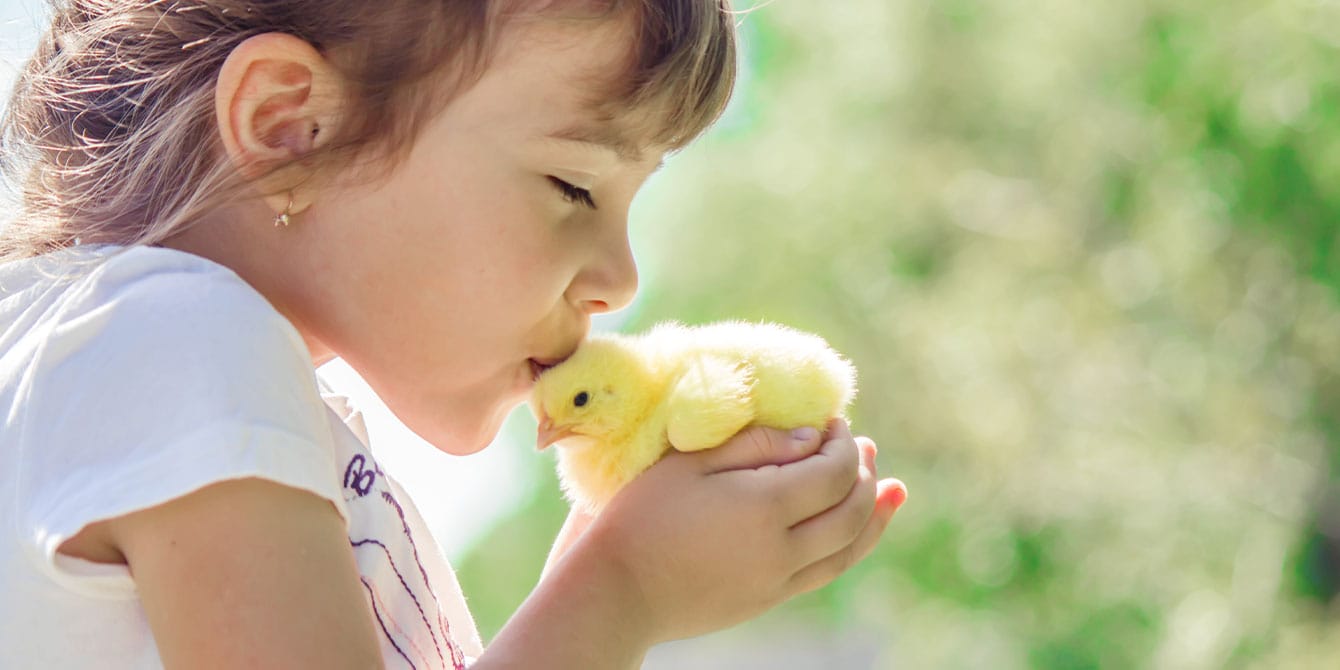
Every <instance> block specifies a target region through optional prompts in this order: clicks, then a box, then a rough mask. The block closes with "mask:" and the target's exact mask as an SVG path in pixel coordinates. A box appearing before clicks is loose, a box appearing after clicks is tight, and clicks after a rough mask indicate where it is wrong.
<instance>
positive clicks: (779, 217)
mask: <svg viewBox="0 0 1340 670" xmlns="http://www.w3.org/2000/svg"><path fill="white" fill-rule="evenodd" d="M742 37H743V39H744V40H745V49H746V53H745V56H746V61H745V67H746V69H747V77H746V79H745V80H744V82H743V86H742V88H741V90H740V91H739V93H738V95H737V101H736V103H735V107H734V108H733V109H732V110H731V112H730V113H729V114H728V116H727V118H726V119H724V120H723V122H722V124H721V125H720V126H719V127H718V128H717V129H715V130H714V131H712V133H710V134H709V136H708V137H706V138H704V139H703V140H702V141H700V142H699V143H697V144H696V145H695V146H693V147H692V148H690V149H689V150H688V151H686V152H685V153H683V154H682V155H680V156H677V157H675V158H674V159H673V160H672V162H671V164H670V166H669V167H668V168H667V169H666V172H665V174H664V175H662V176H660V177H658V181H657V182H656V183H654V184H653V185H652V188H651V189H650V192H649V193H648V194H647V195H646V197H645V198H644V200H643V201H642V202H641V203H639V206H638V211H637V214H638V216H637V218H636V220H635V221H634V224H633V227H634V235H635V236H636V239H637V246H638V248H639V251H640V258H641V260H642V261H643V263H644V266H646V267H647V268H648V269H649V270H650V271H649V272H648V274H650V275H651V279H650V281H649V282H648V283H647V285H645V286H644V287H643V290H642V295H641V297H640V300H639V303H638V306H637V307H636V308H635V312H634V314H633V315H632V318H631V322H630V323H628V324H627V326H626V328H627V329H628V330H640V329H642V328H645V327H647V326H649V325H650V324H652V323H655V322H656V321H659V320H664V319H677V320H681V321H686V322H691V323H697V322H704V321H710V320H716V319H726V318H748V319H767V320H774V321H778V322H782V323H786V324H789V325H792V326H795V327H798V328H802V329H806V330H812V331H815V332H818V333H820V334H822V335H823V336H825V337H826V338H828V339H829V341H830V342H831V343H832V344H833V345H834V346H836V347H837V348H838V349H840V350H841V351H843V352H845V353H846V354H847V355H848V356H849V357H850V358H851V359H852V360H853V361H854V362H855V363H856V365H857V367H858V369H859V370H860V385H861V394H860V397H859V399H858V403H857V406H856V408H855V411H854V421H853V423H854V427H855V429H856V430H857V432H860V433H864V434H868V435H870V436H872V437H873V438H875V440H876V441H877V442H878V443H879V445H880V447H881V451H880V459H879V466H880V469H881V474H884V475H890V474H891V475H895V476H898V477H900V478H901V479H903V480H904V481H906V482H907V483H908V485H909V489H910V492H911V499H910V500H909V502H908V503H907V505H906V506H905V508H904V509H903V510H902V511H900V512H899V514H898V515H897V516H896V517H895V519H894V521H893V523H892V525H891V526H890V528H889V530H888V532H887V534H886V537H885V539H884V541H883V542H882V544H881V545H880V547H879V549H878V550H877V552H876V553H875V554H874V555H872V556H871V557H870V558H869V559H867V560H866V561H865V562H864V563H862V564H860V565H859V566H857V567H856V568H854V569H853V570H851V571H850V573H849V574H847V575H845V576H844V577H843V578H841V579H839V580H838V581H837V582H835V583H834V584H832V585H830V586H829V587H827V588H825V589H823V590H821V591H819V592H817V593H814V594H811V595H808V596H805V597H802V598H798V599H796V600H795V601H793V602H791V603H789V604H788V605H786V606H784V607H783V608H782V609H781V610H780V611H778V612H775V613H773V614H770V615H769V616H767V617H764V618H763V619H761V620H759V621H756V622H751V623H749V624H745V625H743V626H741V627H739V628H737V629H734V630H732V631H728V632H726V633H722V634H720V636H721V637H722V638H723V639H726V640H730V641H732V644H735V643H738V644H740V645H745V646H748V645H751V644H757V641H758V640H767V639H768V638H769V636H772V635H780V634H783V633H784V632H791V631H797V630H803V631H807V632H808V633H809V634H811V635H816V636H818V637H820V638H822V637H824V636H829V637H833V638H838V639H842V638H843V636H845V635H848V634H853V631H855V633H858V634H860V635H864V636H865V638H863V639H873V640H875V641H876V642H875V645H876V647H877V653H876V654H875V657H874V659H873V660H872V661H870V663H869V664H868V665H862V666H861V667H873V668H895V667H897V668H993V669H1009V668H1044V669H1070V668H1103V669H1106V668H1114V669H1115V668H1137V667H1139V668H1143V667H1150V668H1226V667H1227V668H1312V667H1333V665H1331V664H1334V663H1335V662H1336V661H1335V659H1337V658H1340V610H1338V609H1337V607H1340V605H1337V604H1336V599H1335V597H1334V596H1335V595H1336V594H1337V593H1340V487H1337V476H1340V384H1337V376H1336V372H1337V370H1340V305H1338V302H1337V297H1338V296H1340V242H1338V241H1337V221H1340V52H1338V48H1337V47H1338V45H1340V3H1336V2H1329V1H1316V0H1279V1H1276V2H1261V1H1260V0H1250V1H1249V0H1217V1H1215V2H1209V1H1207V0H1201V1H1191V0H1187V1H1177V0H1157V1H1156V0H1147V1H1140V0H1133V1H1129V2H1117V3H1082V2H1072V1H1070V0H1041V1H1039V2H1031V3H1021V2H1008V1H1005V0H978V1H974V0H938V1H936V2H924V1H917V0H912V1H906V2H890V1H889V0H859V1H858V0H848V1H847V2H843V3H811V2H798V1H796V0H789V1H787V0H782V1H779V2H773V3H770V4H767V5H766V6H765V7H762V8H760V9H758V10H756V11H754V12H752V13H750V14H749V15H748V16H747V17H746V18H745V19H744V23H743V26H742ZM537 460H539V459H537ZM547 465H548V463H547V462H545V463H544V466H547ZM552 480H553V477H552V474H546V475H545V477H544V478H543V481H544V482H545V486H546V487H547V488H545V489H544V490H541V491H538V492H537V493H536V495H535V497H534V499H533V501H532V502H531V503H530V505H529V506H528V507H527V508H526V509H523V510H521V511H520V512H519V513H518V514H517V515H516V516H515V517H514V518H512V519H510V520H508V521H507V522H506V523H504V524H503V525H501V526H500V527H499V528H498V529H497V530H496V531H495V532H494V533H493V535H492V536H491V537H489V538H485V540H484V541H482V542H481V543H480V544H479V546H478V547H477V548H476V549H475V550H474V551H473V552H472V554H471V555H470V556H469V557H468V558H467V560H465V561H464V562H463V564H462V565H461V570H460V572H461V578H462V581H463V582H464V585H465V590H466V592H467V593H469V594H471V596H472V598H471V605H472V607H473V609H474V610H475V612H476V614H477V616H478V617H479V620H480V623H481V627H482V629H483V630H484V632H485V635H486V636H488V635H491V634H492V633H493V632H495V631H496V630H497V629H498V627H499V626H501V625H502V623H503V622H504V621H505V619H506V616H507V615H508V613H510V612H511V611H512V610H513V609H514V608H515V606H516V605H517V604H518V603H519V602H520V601H521V600H522V599H523V598H524V596H525V594H526V593H527V592H528V591H529V589H530V587H531V586H532V585H533V583H534V581H535V579H536V578H537V576H538V572H539V567H540V565H541V564H542V562H543V559H544V555H545V552H546V551H547V547H548V542H549V541H550V539H551V538H552V536H553V534H554V533H555V532H556V531H557V528H558V526H559V525H560V523H561V520H562V515H563V510H562V507H561V505H560V501H559V497H558V494H557V490H556V488H555V487H554V486H553V481H552ZM671 502H672V501H671ZM1326 659H1330V660H1329V661H1328V660H1326ZM797 667H799V666H797ZM806 667H808V666H806ZM830 667H832V666H830Z"/></svg>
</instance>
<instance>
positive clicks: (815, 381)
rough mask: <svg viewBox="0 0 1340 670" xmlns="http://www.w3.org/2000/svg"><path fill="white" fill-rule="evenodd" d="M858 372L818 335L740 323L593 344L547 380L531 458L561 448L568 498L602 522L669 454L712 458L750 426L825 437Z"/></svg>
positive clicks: (665, 328)
mask: <svg viewBox="0 0 1340 670" xmlns="http://www.w3.org/2000/svg"><path fill="white" fill-rule="evenodd" d="M855 394H856V370H855V369H854V368H853V367H852V365H851V363H849V362H847V361H846V360H845V359H843V358H842V356H841V355H839V354H838V353H837V352H836V351H834V350H833V349H832V348H830V347H829V346H828V343H827V342H825V341H824V340H823V338H820V337H818V336H817V335H811V334H808V333H802V332H800V331H797V330H792V329H790V328H786V327H784V326H779V325H775V324H753V323H745V322H739V321H731V322H724V323H716V324H711V325H706V326H696V327H689V326H683V325H680V324H676V323H668V324H661V325H659V326H657V327H656V328H654V329H652V330H651V331H650V332H648V333H646V334H643V335H639V336H625V335H611V334H601V335H594V336H592V337H591V338H590V339H588V340H587V341H586V342H584V343H583V344H582V345H581V346H580V347H579V348H578V349H577V351H575V352H574V353H573V354H572V356H571V357H569V358H568V359H567V360H566V361H564V362H563V363H560V364H559V365H557V366H555V367H553V368H551V369H549V370H546V371H544V372H543V373H542V374H541V375H540V377H539V380H538V382H537V383H536V385H535V388H534V390H533V392H532V394H531V399H530V406H531V410H532V411H533V412H534V413H535V415H536V418H537V419H538V420H539V422H540V430H539V439H538V442H537V446H538V447H539V448H540V449H544V448H545V447H547V446H548V445H550V444H553V443H555V442H557V443H558V444H559V446H560V449H559V452H558V473H559V479H560V480H561V482H562V484H563V490H564V492H565V493H566V494H567V496H568V498H569V499H570V500H571V501H572V502H573V503H574V504H576V505H580V506H582V507H584V508H585V509H586V510H587V511H590V512H597V511H599V510H600V509H601V508H602V507H604V505H605V503H607V502H608V501H609V500H610V498H612V497H614V494H615V493H616V492H617V491H618V490H619V489H620V488H621V487H623V485H624V484H627V483H628V482H629V481H630V480H632V479H633V478H634V477H636V476H637V475H638V474H640V473H641V472H642V471H643V470H646V469H647V468H648V467H650V466H651V465H652V464H653V463H655V462H656V461H657V460H658V459H660V458H661V456H662V455H664V454H665V452H666V450H668V449H670V448H672V447H673V448H675V449H678V450H680V451H697V450H700V449H707V448H710V447H715V446H717V445H720V444H721V443H723V442H725V441H726V440H728V439H730V437H731V436H733V435H735V433H737V432H739V431H740V430H741V429H743V428H745V427H746V426H749V425H752V424H759V425H764V426H770V427H773V428H780V429H783V430H790V429H793V428H799V427H801V426H813V427H814V428H817V429H819V430H820V431H822V430H823V429H824V427H825V426H826V424H827V423H828V421H829V419H831V418H833V417H836V416H840V415H842V414H843V412H845V410H846V408H847V405H848V404H849V403H850V402H851V400H852V398H853V397H854V396H855Z"/></svg>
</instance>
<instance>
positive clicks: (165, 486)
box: [0, 246, 480, 670]
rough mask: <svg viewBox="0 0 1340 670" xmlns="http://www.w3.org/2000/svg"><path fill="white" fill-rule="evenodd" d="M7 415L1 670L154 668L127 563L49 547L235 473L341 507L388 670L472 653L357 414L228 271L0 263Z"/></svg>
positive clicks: (1, 422) (451, 663)
mask: <svg viewBox="0 0 1340 670" xmlns="http://www.w3.org/2000/svg"><path fill="white" fill-rule="evenodd" d="M80 263H83V265H80ZM77 267H83V268H84V269H83V270H82V271H76V272H72V269H77ZM323 396H324V397H323ZM0 413H3V416H2V417H0V458H3V462H4V463H5V464H6V465H5V466H4V467H3V468H0V501H3V502H0V528H3V529H4V532H3V534H0V667H24V668H29V667H32V668H37V667H42V668H95V667H96V668H106V669H109V670H113V669H119V668H157V667H162V662H161V661H160V660H159V658H158V652H157V648H156V647H155V645H154V640H153V636H152V633H151V632H150V630H149V627H148V625H147V623H146V620H145V616H144V612H143V610H142V609H141V607H140V603H139V600H138V598H137V597H136V593H135V585H134V582H133V581H132V579H131V578H130V575H129V572H128V570H127V569H126V567H125V566H115V565H104V564H95V563H91V562H88V561H83V560H80V559H76V558H73V557H70V556H66V555H64V554H58V553H57V552H56V548H57V547H59V546H60V544H61V542H63V541H64V540H66V539H68V538H70V537H71V536H73V535H75V534H76V533H77V532H78V531H79V530H80V529H81V528H83V527H84V526H86V525H88V524H89V523H92V522H95V521H99V520H102V519H108V518H112V517H116V516H120V515H124V514H126V513H129V512H132V511H135V510H139V509H144V508H147V507H151V506H153V505H157V504H160V503H162V502H165V501H168V500H171V499H173V498H176V497H179V496H182V495H184V494H187V493H190V492H192V491H194V490H196V489H199V488H201V487H203V486H205V485H208V484H210V483H213V482H218V481H222V480H227V479H233V478H239V477H264V478H266V479H269V480H273V481H276V482H279V483H282V484H286V485H288V486H292V487H296V488H299V489H304V490H307V491H310V492H312V493H314V494H316V495H319V496H321V497H323V498H325V499H327V500H329V501H331V503H332V504H334V506H335V507H336V509H338V510H339V513H340V514H341V515H342V516H343V517H344V519H345V522H346V525H347V529H348V534H349V542H350V545H351V547H352V551H353V553H354V555H355V558H356V560H357V563H358V569H359V572H360V574H361V580H362V584H363V587H364V592H365V593H366V594H367V597H368V602H369V604H370V605H371V607H372V610H373V613H374V614H375V620H376V623H377V626H378V631H377V634H378V637H379V638H380V640H381V645H382V652H383V657H384V658H385V659H386V663H387V667H389V668H461V667H464V666H465V665H466V663H467V658H466V657H467V656H468V657H474V656H478V655H479V653H480V642H479V634H478V632H476V630H475V625H474V621H473V620H472V619H471V617H470V614H469V611H468V610H467V609H466V606H465V601H464V598H463V597H462V595H461V592H460V586H459V585H458V584H457V581H456V577H455V574H454V573H453V572H452V570H451V567H450V566H449V565H448V564H447V562H446V560H445V559H444V558H443V556H442V554H441V551H440V549H439V548H438V546H437V544H436V542H435V541H434V540H433V537H432V536H431V535H430V534H429V532H428V530H427V528H426V526H425V524H424V522H423V520H422V519H421V518H420V516H419V514H418V512H417V511H416V510H415V508H414V505H413V504H412V503H411V501H410V499H409V497H408V496H406V495H405V493H404V491H403V490H402V489H401V488H400V487H399V486H398V485H397V484H396V483H395V482H394V481H392V480H391V479H390V478H389V477H387V476H386V474H385V473H384V472H383V471H382V469H381V468H380V467H378V465H377V462H376V461H375V460H374V459H373V456H372V453H371V452H370V451H369V449H368V447H367V436H366V433H365V432H364V430H363V428H362V421H361V417H360V416H359V415H358V414H357V412H354V411H353V410H352V409H351V408H349V407H348V404H347V402H346V401H345V400H344V399H343V398H341V397H339V396H335V395H333V394H331V393H329V392H328V391H327V390H326V389H324V387H322V386H320V385H319V383H318V379H317V377H316V372H315V370H314V369H313V368H312V362H311V359H310V356H309V353H308V351H307V348H306V346H305V345H304V343H303V341H302V339H301V337H300V336H299V334H298V332H297V331H296V330H295V329H294V328H293V326H292V325H291V324H290V323H289V322H288V321H287V320H286V319H285V318H284V317H283V316H282V315H280V314H279V313H278V312H276V311H275V310H274V308H273V307H271V305H270V304H269V303H268V302H267V301H266V300H265V298H264V297H262V296H261V295H260V294H259V293H257V292H256V291H255V290H254V289H252V288H251V286H249V285H248V284H246V283H245V282H244V281H243V280H242V279H241V278H239V277H238V276H237V275H236V274H234V273H233V272H232V271H230V270H229V269H227V268H225V267H223V266H221V265H218V264H215V263H213V262H210V261H208V260H205V259H203V258H200V257H197V256H193V255H191V254H187V253H182V252H178V251H174V250H169V249H162V248H153V247H138V248H131V249H124V248H121V247H112V246H99V247H76V248H73V249H67V250H63V251H60V252H56V253H53V254H48V255H47V256H43V257H39V258H36V259H29V260H24V261H18V262H12V263H8V264H3V265H0ZM237 550H238V551H246V547H241V546H239V547H237Z"/></svg>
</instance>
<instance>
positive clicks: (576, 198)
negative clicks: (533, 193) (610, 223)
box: [549, 175, 596, 209]
mask: <svg viewBox="0 0 1340 670" xmlns="http://www.w3.org/2000/svg"><path fill="white" fill-rule="evenodd" d="M549 183H551V184H553V185H554V187H555V188H557V189H558V191H559V192H560V193H562V194H563V199H564V200H567V201H568V202H570V203H574V204H580V205H582V206H583V207H586V208H588V209H596V201H595V199H594V198H592V197H591V192H590V191H588V190H587V189H584V188H581V187H580V186H573V185H572V184H569V183H568V182H566V181H563V180H562V179H559V178H558V177H555V176H553V175H549Z"/></svg>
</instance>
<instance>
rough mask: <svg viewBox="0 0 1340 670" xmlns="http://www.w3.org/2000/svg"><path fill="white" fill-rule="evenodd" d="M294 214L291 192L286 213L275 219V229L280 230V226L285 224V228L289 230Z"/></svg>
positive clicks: (285, 209)
mask: <svg viewBox="0 0 1340 670" xmlns="http://www.w3.org/2000/svg"><path fill="white" fill-rule="evenodd" d="M292 214H293V191H289V192H288V204H287V205H285V206H284V211H283V212H280V214H279V215H278V216H276V217H275V227H276V228H278V227H279V226H280V224H283V226H284V227H285V228H287V227H288V222H289V217H290V216H291V215H292Z"/></svg>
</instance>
